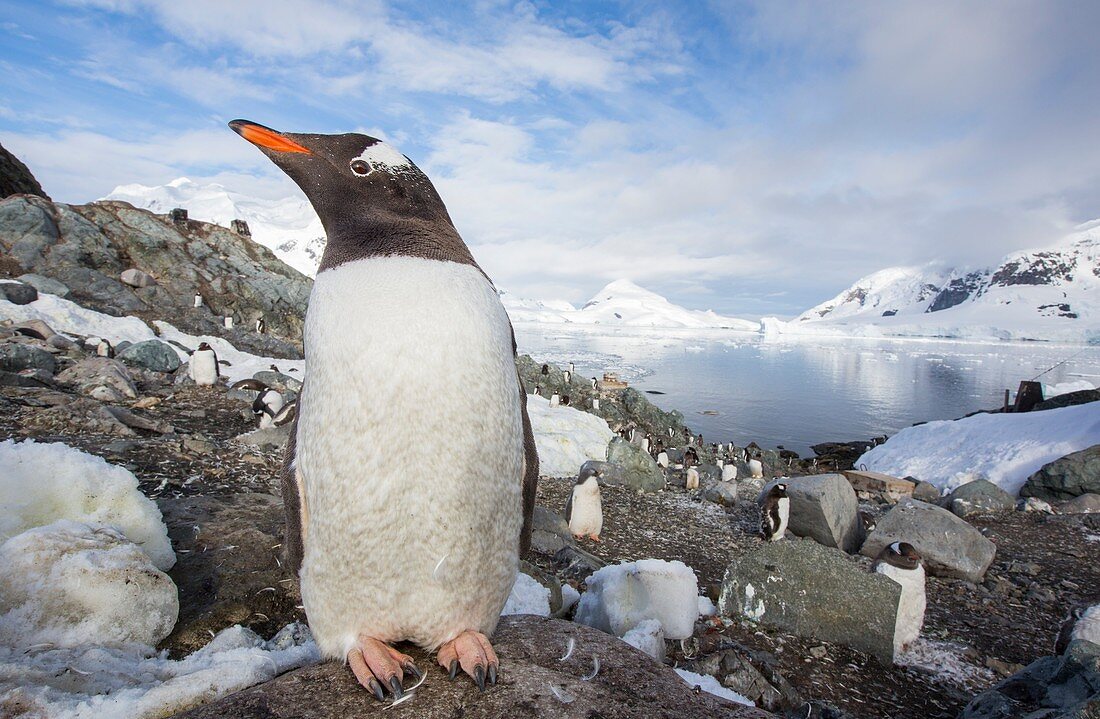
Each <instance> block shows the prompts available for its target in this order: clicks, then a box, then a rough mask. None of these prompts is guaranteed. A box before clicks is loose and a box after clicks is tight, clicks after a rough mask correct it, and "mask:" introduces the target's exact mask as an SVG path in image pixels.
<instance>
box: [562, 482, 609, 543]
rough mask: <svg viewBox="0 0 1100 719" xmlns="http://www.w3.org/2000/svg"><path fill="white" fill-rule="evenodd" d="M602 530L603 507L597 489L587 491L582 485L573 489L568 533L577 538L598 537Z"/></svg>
mask: <svg viewBox="0 0 1100 719" xmlns="http://www.w3.org/2000/svg"><path fill="white" fill-rule="evenodd" d="M602 530H603V505H602V503H601V502H600V489H599V487H597V488H595V489H594V490H593V489H588V488H587V487H585V486H584V485H579V486H577V487H574V488H573V505H572V512H571V514H570V516H569V531H570V532H571V533H572V534H573V535H574V536H577V537H582V536H583V537H593V536H595V537H598V536H600V531H602Z"/></svg>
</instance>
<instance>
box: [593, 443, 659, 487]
mask: <svg viewBox="0 0 1100 719" xmlns="http://www.w3.org/2000/svg"><path fill="white" fill-rule="evenodd" d="M607 461H608V462H610V463H611V464H616V465H618V466H620V467H622V469H623V471H622V472H621V473H619V474H618V476H617V477H615V478H605V479H607V481H608V482H609V483H612V482H621V483H622V484H623V485H624V486H627V487H630V488H632V489H640V490H642V491H643V492H656V491H658V490H660V489H664V486H665V475H664V473H663V472H662V471H661V468H660V467H658V466H657V463H656V462H655V461H654V460H653V458H652V457H650V456H649V454H647V453H646V452H643V451H642V450H641V448H640V447H637V446H635V445H633V444H631V443H630V442H627V441H626V440H625V439H623V438H622V437H613V438H612V439H611V441H610V442H609V443H608V445H607Z"/></svg>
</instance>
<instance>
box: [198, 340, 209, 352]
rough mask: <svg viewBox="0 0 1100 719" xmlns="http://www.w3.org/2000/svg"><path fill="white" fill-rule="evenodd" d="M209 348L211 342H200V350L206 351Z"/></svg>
mask: <svg viewBox="0 0 1100 719" xmlns="http://www.w3.org/2000/svg"><path fill="white" fill-rule="evenodd" d="M208 349H210V345H209V344H207V343H206V342H199V350H200V351H202V352H205V351H206V350H208Z"/></svg>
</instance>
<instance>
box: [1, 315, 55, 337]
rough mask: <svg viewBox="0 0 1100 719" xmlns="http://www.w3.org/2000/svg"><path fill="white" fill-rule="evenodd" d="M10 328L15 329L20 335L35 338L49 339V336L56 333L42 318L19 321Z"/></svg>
mask: <svg viewBox="0 0 1100 719" xmlns="http://www.w3.org/2000/svg"><path fill="white" fill-rule="evenodd" d="M11 329H13V330H15V331H16V332H18V333H19V334H21V335H26V336H28V337H34V338H35V339H40V340H49V339H50V338H51V337H53V336H54V335H55V334H57V333H56V332H54V331H53V328H52V327H50V326H49V325H48V324H46V323H45V322H43V321H42V320H26V321H24V322H19V323H17V324H14V325H12V326H11Z"/></svg>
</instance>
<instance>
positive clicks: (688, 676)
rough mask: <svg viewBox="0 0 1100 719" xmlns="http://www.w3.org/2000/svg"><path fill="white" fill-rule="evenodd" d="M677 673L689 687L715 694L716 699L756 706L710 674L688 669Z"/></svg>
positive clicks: (678, 670)
mask: <svg viewBox="0 0 1100 719" xmlns="http://www.w3.org/2000/svg"><path fill="white" fill-rule="evenodd" d="M676 673H677V674H679V675H680V678H681V679H683V680H684V681H685V682H687V683H688V685H689V686H693V687H699V688H700V689H702V690H703V691H705V692H706V693H707V694H713V695H714V696H716V697H722V698H723V699H728V700H730V701H731V702H736V703H738V704H744V705H745V706H749V707H754V706H756V704H754V703H753V702H752V700H751V699H749V698H748V697H746V696H742V695H741V694H738V693H737V692H735V691H733V690H732V689H726V688H725V687H724V686H722V685H721V684H720V683H719V682H718V680H717V679H715V678H714V677H712V676H711V675H709V674H696V673H695V672H689V671H688V670H687V669H677V670H676Z"/></svg>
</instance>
